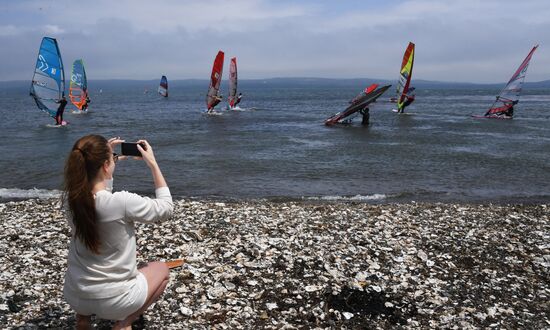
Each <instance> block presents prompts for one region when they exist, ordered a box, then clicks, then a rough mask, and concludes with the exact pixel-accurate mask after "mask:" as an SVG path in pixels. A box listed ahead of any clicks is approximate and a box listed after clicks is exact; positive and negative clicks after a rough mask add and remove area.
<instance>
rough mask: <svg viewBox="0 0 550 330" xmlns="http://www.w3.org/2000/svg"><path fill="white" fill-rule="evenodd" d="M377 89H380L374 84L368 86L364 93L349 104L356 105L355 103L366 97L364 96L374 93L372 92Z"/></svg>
mask: <svg viewBox="0 0 550 330" xmlns="http://www.w3.org/2000/svg"><path fill="white" fill-rule="evenodd" d="M376 88H378V84H372V85H370V86H368V87H367V88H365V90H364V91H362V92H361V93H359V95H357V96H356V97H354V98H353V99H352V100H351V101H349V104H354V103H356V102H357V101H358V100H360V99H361V98H362V97H364V96H365V95H367V94H368V93H370V92H372V91H373V90H375V89H376Z"/></svg>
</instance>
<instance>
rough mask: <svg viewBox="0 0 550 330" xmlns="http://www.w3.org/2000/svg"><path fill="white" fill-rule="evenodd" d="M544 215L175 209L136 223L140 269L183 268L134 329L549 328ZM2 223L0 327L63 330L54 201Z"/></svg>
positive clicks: (262, 205)
mask: <svg viewBox="0 0 550 330" xmlns="http://www.w3.org/2000/svg"><path fill="white" fill-rule="evenodd" d="M549 215H550V206H548V205H546V204H534V205H493V204H483V205H473V204H440V203H414V202H412V203H407V204H380V205H372V204H365V203H353V202H351V203H350V202H347V203H344V202H304V201H297V202H290V201H287V202H271V201H265V200H253V201H240V202H214V201H196V200H177V201H175V210H174V215H173V217H172V218H171V219H170V220H168V221H166V222H163V223H159V224H154V225H143V224H137V228H138V230H137V242H138V248H139V250H138V260H139V261H140V262H145V261H152V260H163V261H167V260H173V259H184V260H185V263H184V265H183V266H182V267H179V268H174V269H172V270H171V279H170V283H169V285H168V287H167V289H166V291H165V293H164V295H163V297H162V298H161V299H160V300H159V301H158V302H157V303H156V304H155V305H154V306H152V307H151V308H150V309H149V310H148V311H147V313H146V314H144V316H143V318H142V319H140V320H139V321H138V322H136V324H135V325H134V329H137V328H145V329H256V328H260V329H311V328H317V329H365V328H368V329H396V328H398V329H399V328H402V329H418V328H426V329H434V328H443V329H478V328H497V329H517V328H522V329H544V328H550V221H549V218H550V217H549ZM0 223H1V226H2V230H1V231H0V328H14V329H37V328H59V329H70V328H73V327H74V313H73V312H72V311H71V309H70V308H69V306H68V305H67V304H66V303H65V301H64V299H63V295H62V287H63V276H64V272H65V269H66V256H67V248H68V243H69V227H68V225H67V223H66V218H65V213H64V210H63V209H62V208H61V207H60V204H59V200H58V199H45V200H38V199H30V200H23V201H14V202H6V203H1V204H0ZM93 325H94V327H95V328H96V329H104V328H105V329H106V328H109V327H110V326H111V325H112V323H111V322H110V321H106V320H99V319H94V323H93Z"/></svg>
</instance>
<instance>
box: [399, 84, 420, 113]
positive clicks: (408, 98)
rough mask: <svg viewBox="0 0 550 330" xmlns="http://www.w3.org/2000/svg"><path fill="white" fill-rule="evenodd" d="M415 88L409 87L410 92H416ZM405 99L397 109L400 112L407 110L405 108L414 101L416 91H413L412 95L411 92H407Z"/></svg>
mask: <svg viewBox="0 0 550 330" xmlns="http://www.w3.org/2000/svg"><path fill="white" fill-rule="evenodd" d="M414 90H415V88H414V87H411V88H409V93H411V92H414ZM404 96H405V101H404V102H403V104H402V105H401V106H400V107H399V108H398V109H397V110H398V111H397V112H399V113H403V112H405V108H406V107H408V106H409V105H411V103H413V102H414V99H415V98H416V95H415V94H414V93H411V94H410V95H409V94H405V95H404Z"/></svg>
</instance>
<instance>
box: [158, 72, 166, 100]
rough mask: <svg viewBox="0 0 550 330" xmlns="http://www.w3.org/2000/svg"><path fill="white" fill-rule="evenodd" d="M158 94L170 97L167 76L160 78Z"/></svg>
mask: <svg viewBox="0 0 550 330" xmlns="http://www.w3.org/2000/svg"><path fill="white" fill-rule="evenodd" d="M158 92H159V94H160V95H162V96H164V97H168V79H166V76H162V78H160V85H159V89H158Z"/></svg>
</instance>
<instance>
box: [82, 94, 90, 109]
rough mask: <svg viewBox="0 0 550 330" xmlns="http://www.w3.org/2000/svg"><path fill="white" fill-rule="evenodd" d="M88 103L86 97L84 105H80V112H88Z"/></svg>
mask: <svg viewBox="0 0 550 330" xmlns="http://www.w3.org/2000/svg"><path fill="white" fill-rule="evenodd" d="M89 103H90V98H89V97H88V96H87V95H86V100H85V101H84V104H83V105H82V111H88V104H89Z"/></svg>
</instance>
